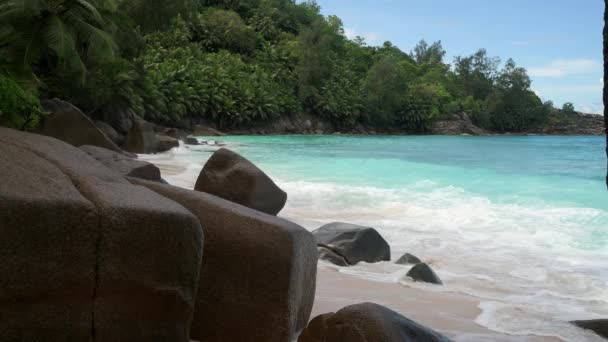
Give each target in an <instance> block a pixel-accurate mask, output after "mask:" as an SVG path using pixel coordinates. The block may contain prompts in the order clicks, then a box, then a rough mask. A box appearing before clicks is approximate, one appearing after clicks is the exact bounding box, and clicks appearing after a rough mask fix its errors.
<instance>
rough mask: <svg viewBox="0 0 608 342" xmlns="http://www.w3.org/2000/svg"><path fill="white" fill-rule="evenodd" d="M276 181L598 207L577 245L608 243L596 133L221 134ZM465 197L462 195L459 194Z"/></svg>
mask: <svg viewBox="0 0 608 342" xmlns="http://www.w3.org/2000/svg"><path fill="white" fill-rule="evenodd" d="M223 140H224V141H226V142H232V143H236V144H238V149H239V151H241V153H243V154H244V155H246V156H247V157H248V158H249V159H251V160H252V161H254V162H255V163H257V164H258V165H260V166H261V167H262V168H264V169H265V170H269V171H270V172H272V174H273V175H274V176H276V177H279V178H280V179H283V180H303V181H309V182H331V183H335V184H344V185H357V186H373V187H377V188H382V189H402V188H408V187H410V188H411V187H416V188H420V186H424V182H427V183H428V184H426V189H422V190H423V191H428V192H430V191H433V190H436V189H441V188H446V187H455V188H458V189H462V190H463V191H465V192H467V193H468V194H469V195H470V196H482V197H484V198H486V199H488V200H490V201H492V202H493V203H498V204H513V205H522V206H526V207H529V208H543V209H546V208H547V207H551V206H553V207H568V208H584V209H589V208H592V209H598V212H597V213H596V215H590V216H586V217H579V219H580V222H579V223H580V225H581V232H580V236H579V237H577V238H576V239H575V243H576V244H577V245H578V247H580V248H585V249H598V250H605V249H606V248H608V228H606V227H608V215H607V214H606V211H607V210H608V191H607V190H606V186H605V181H604V177H605V172H606V160H605V154H604V139H603V138H602V137H546V136H525V137H519V136H517V137H515V136H496V137H448V136H387V137H384V136H382V137H368V136H363V137H360V136H356V137H346V136H345V137H342V136H338V137H337V136H244V137H228V138H226V139H223ZM463 200H466V199H463Z"/></svg>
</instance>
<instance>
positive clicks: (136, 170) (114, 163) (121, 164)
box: [80, 145, 162, 182]
mask: <svg viewBox="0 0 608 342" xmlns="http://www.w3.org/2000/svg"><path fill="white" fill-rule="evenodd" d="M80 149H81V150H83V151H85V152H86V153H88V154H89V155H90V156H91V157H93V158H95V159H96V160H97V161H99V162H101V163H102V164H103V165H105V166H106V167H108V168H110V169H112V170H114V171H116V172H118V173H120V174H121V175H123V176H125V177H126V176H128V177H135V178H141V179H147V180H151V181H154V182H162V178H161V176H160V170H159V169H158V167H156V166H155V165H153V164H151V163H148V162H145V161H141V160H137V159H134V158H131V157H128V156H125V155H123V154H120V153H116V152H114V151H110V150H106V149H105V148H101V147H97V146H88V145H85V146H81V147H80Z"/></svg>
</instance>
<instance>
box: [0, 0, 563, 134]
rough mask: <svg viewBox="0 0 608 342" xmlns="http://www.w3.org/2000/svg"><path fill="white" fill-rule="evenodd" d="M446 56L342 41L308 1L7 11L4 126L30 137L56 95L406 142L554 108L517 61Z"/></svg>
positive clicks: (27, 4) (44, 4) (9, 5)
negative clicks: (454, 118) (437, 128)
mask: <svg viewBox="0 0 608 342" xmlns="http://www.w3.org/2000/svg"><path fill="white" fill-rule="evenodd" d="M445 54H446V52H445V51H444V49H443V48H442V45H441V42H434V43H431V44H428V43H426V42H425V41H420V43H419V44H418V45H417V46H415V47H413V49H412V50H411V52H404V51H402V50H400V49H399V48H397V47H396V46H394V45H393V44H391V43H390V42H385V43H384V44H382V45H381V46H369V45H368V44H366V42H365V41H364V39H363V38H360V37H358V38H356V39H353V40H350V39H348V38H346V37H345V34H344V28H343V25H342V22H341V21H340V19H339V18H338V17H336V16H323V15H322V14H321V12H320V8H319V6H318V5H317V4H316V3H315V2H314V1H308V2H303V3H296V2H295V1H293V0H174V1H162V0H148V1H144V0H129V1H127V0H4V1H2V3H0V112H1V113H2V116H1V117H0V120H1V121H3V122H4V124H9V125H12V126H14V127H19V128H28V127H33V126H35V125H36V123H37V120H38V118H39V117H40V115H41V113H42V112H43V111H42V109H41V107H40V102H39V99H40V98H51V97H58V98H61V99H64V100H66V101H69V102H72V103H73V104H75V105H76V106H78V107H80V108H81V109H83V111H85V112H87V113H91V112H94V111H96V110H99V109H100V108H123V109H125V108H128V109H131V110H133V111H134V112H135V113H137V114H138V115H140V116H142V117H144V118H146V119H148V120H151V121H154V122H157V123H160V124H165V125H172V124H175V123H176V122H178V121H179V120H181V119H182V118H203V119H206V120H208V121H213V122H214V123H216V124H217V126H218V127H219V128H225V129H228V128H234V127H239V126H241V127H242V126H247V125H249V124H251V123H254V122H261V121H265V120H271V119H275V118H278V117H280V116H284V115H296V114H298V113H308V114H311V115H315V116H317V117H320V118H323V119H326V120H329V121H331V122H333V123H334V125H336V126H337V127H338V128H343V129H348V128H349V127H353V126H355V125H357V124H363V125H368V126H370V127H377V128H380V129H382V128H386V127H393V128H396V127H397V128H399V129H403V130H410V131H415V132H423V131H425V130H426V129H427V128H428V127H429V125H430V124H431V123H432V122H433V121H434V120H437V119H439V118H441V117H442V116H446V115H449V114H452V113H456V112H461V111H464V112H466V113H468V114H469V115H470V117H471V118H472V120H473V121H474V123H476V124H477V125H479V126H480V127H482V128H486V129H489V130H493V131H521V130H524V129H526V128H529V127H533V126H537V125H541V124H543V123H544V122H546V121H547V118H548V115H549V112H550V110H551V109H552V107H553V106H552V104H551V103H550V102H549V103H542V101H541V100H540V99H539V97H538V96H536V95H535V94H534V92H532V91H531V89H530V85H531V82H530V78H529V77H528V75H527V73H526V70H525V69H524V68H521V67H518V66H517V65H516V63H515V62H514V61H513V60H511V59H508V60H506V61H505V62H504V63H501V60H500V59H499V58H497V57H491V56H489V55H488V53H487V52H486V50H484V49H480V50H479V51H477V52H475V53H474V54H472V55H470V56H460V57H456V58H455V59H454V60H453V61H446V58H445Z"/></svg>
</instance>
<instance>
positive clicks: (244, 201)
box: [194, 148, 287, 215]
mask: <svg viewBox="0 0 608 342" xmlns="http://www.w3.org/2000/svg"><path fill="white" fill-rule="evenodd" d="M194 189H195V190H197V191H202V192H207V193H210V194H212V195H215V196H218V197H221V198H223V199H226V200H229V201H232V202H235V203H238V204H241V205H244V206H246V207H249V208H252V209H255V210H258V211H261V212H264V213H267V214H270V215H276V214H278V213H279V211H281V209H283V206H284V205H285V202H286V201H287V194H286V193H285V192H284V191H283V190H281V189H280V188H279V187H278V186H277V185H276V184H275V183H274V182H273V181H272V179H270V177H268V176H267V175H266V174H265V173H264V172H263V171H262V170H260V169H259V168H258V167H257V166H255V165H254V164H253V163H251V162H250V161H248V160H247V159H245V158H243V157H241V156H240V155H238V154H236V153H234V152H232V151H230V150H228V149H225V148H221V149H219V150H218V151H216V152H215V153H214V154H213V155H212V156H211V158H210V159H209V160H208V161H207V163H206V164H205V167H204V168H203V170H202V171H201V173H200V175H199V176H198V179H197V180H196V185H195V187H194Z"/></svg>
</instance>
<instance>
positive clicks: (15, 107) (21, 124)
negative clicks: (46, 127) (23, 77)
mask: <svg viewBox="0 0 608 342" xmlns="http://www.w3.org/2000/svg"><path fill="white" fill-rule="evenodd" d="M43 114H44V111H43V110H42V107H41V106H40V101H39V100H38V95H37V94H36V93H35V92H34V91H30V90H27V89H25V88H24V87H22V86H20V85H19V84H18V83H17V81H15V79H13V78H12V77H10V76H8V75H6V74H2V73H0V125H2V126H7V127H11V128H16V129H21V130H28V129H33V128H35V127H36V126H37V125H38V123H39V121H40V119H41V117H42V116H43Z"/></svg>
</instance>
